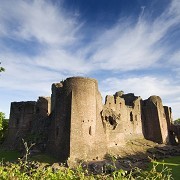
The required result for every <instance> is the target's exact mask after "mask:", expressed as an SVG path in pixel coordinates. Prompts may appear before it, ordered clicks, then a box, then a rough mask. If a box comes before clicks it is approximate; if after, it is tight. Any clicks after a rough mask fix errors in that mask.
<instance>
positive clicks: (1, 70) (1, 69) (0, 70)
mask: <svg viewBox="0 0 180 180" xmlns="http://www.w3.org/2000/svg"><path fill="white" fill-rule="evenodd" d="M0 64H1V62H0ZM3 71H5V68H3V67H0V72H3Z"/></svg>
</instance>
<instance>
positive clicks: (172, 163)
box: [148, 156, 180, 180]
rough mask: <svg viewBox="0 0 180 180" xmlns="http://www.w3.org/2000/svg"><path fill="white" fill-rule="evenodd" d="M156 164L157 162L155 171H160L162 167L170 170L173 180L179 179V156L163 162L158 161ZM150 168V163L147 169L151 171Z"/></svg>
mask: <svg viewBox="0 0 180 180" xmlns="http://www.w3.org/2000/svg"><path fill="white" fill-rule="evenodd" d="M157 162H159V163H158V166H157V169H158V170H159V171H161V170H162V167H163V165H164V166H165V167H168V168H170V169H172V174H173V178H174V179H175V180H179V179H180V156H174V157H170V158H166V159H164V160H159V161H157ZM151 168H152V162H151V163H150V165H149V168H148V169H151Z"/></svg>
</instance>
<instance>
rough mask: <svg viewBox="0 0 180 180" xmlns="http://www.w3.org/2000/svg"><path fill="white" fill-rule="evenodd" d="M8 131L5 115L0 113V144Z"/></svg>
mask: <svg viewBox="0 0 180 180" xmlns="http://www.w3.org/2000/svg"><path fill="white" fill-rule="evenodd" d="M7 129H8V120H7V119H5V114H4V113H3V112H0V143H2V142H3V141H4V139H5V136H6V133H7Z"/></svg>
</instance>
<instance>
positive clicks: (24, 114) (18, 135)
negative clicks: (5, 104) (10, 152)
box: [5, 101, 36, 149]
mask: <svg viewBox="0 0 180 180" xmlns="http://www.w3.org/2000/svg"><path fill="white" fill-rule="evenodd" d="M35 110H36V102H35V101H27V102H12V103H11V111H10V118H9V128H8V137H7V140H6V141H5V144H6V145H8V146H9V147H11V148H12V149H19V148H21V144H22V138H25V136H26V135H27V134H28V133H29V132H30V131H31V128H32V124H33V117H34V114H35Z"/></svg>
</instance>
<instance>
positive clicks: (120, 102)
mask: <svg viewBox="0 0 180 180" xmlns="http://www.w3.org/2000/svg"><path fill="white" fill-rule="evenodd" d="M173 128H174V129H173ZM175 133H176V137H177V138H179V128H176V127H174V126H172V115H171V109H170V108H169V107H166V106H165V107H163V105H162V101H161V99H160V97H158V96H151V97H150V98H149V99H147V100H144V101H143V100H142V99H141V98H140V97H139V96H135V95H134V94H133V93H128V94H124V93H123V91H119V92H116V93H115V95H113V96H110V95H108V96H106V100H105V104H104V105H103V104H102V97H101V94H100V92H99V90H98V83H97V81H96V80H95V79H90V78H83V77H71V78H67V79H66V80H65V81H61V82H60V83H54V84H53V85H52V94H51V98H49V97H39V99H38V101H37V102H35V101H28V102H13V103H12V104H11V113H10V123H9V134H8V138H7V141H6V143H7V144H9V145H12V147H13V148H17V147H18V146H19V144H20V141H21V139H22V138H25V137H30V138H31V140H32V142H33V141H34V140H35V142H37V145H38V147H40V149H41V150H46V151H47V152H49V153H51V154H53V155H54V156H56V157H57V158H58V160H59V161H65V160H67V159H68V158H70V159H71V160H75V159H87V160H90V159H91V160H92V159H101V158H102V157H103V156H104V155H105V154H106V153H118V147H120V146H123V145H125V144H126V143H127V141H128V140H133V139H135V138H144V137H145V138H146V139H148V140H151V141H154V142H158V143H167V142H170V143H172V142H173V139H175V136H174V134H175ZM32 137H33V138H32Z"/></svg>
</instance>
